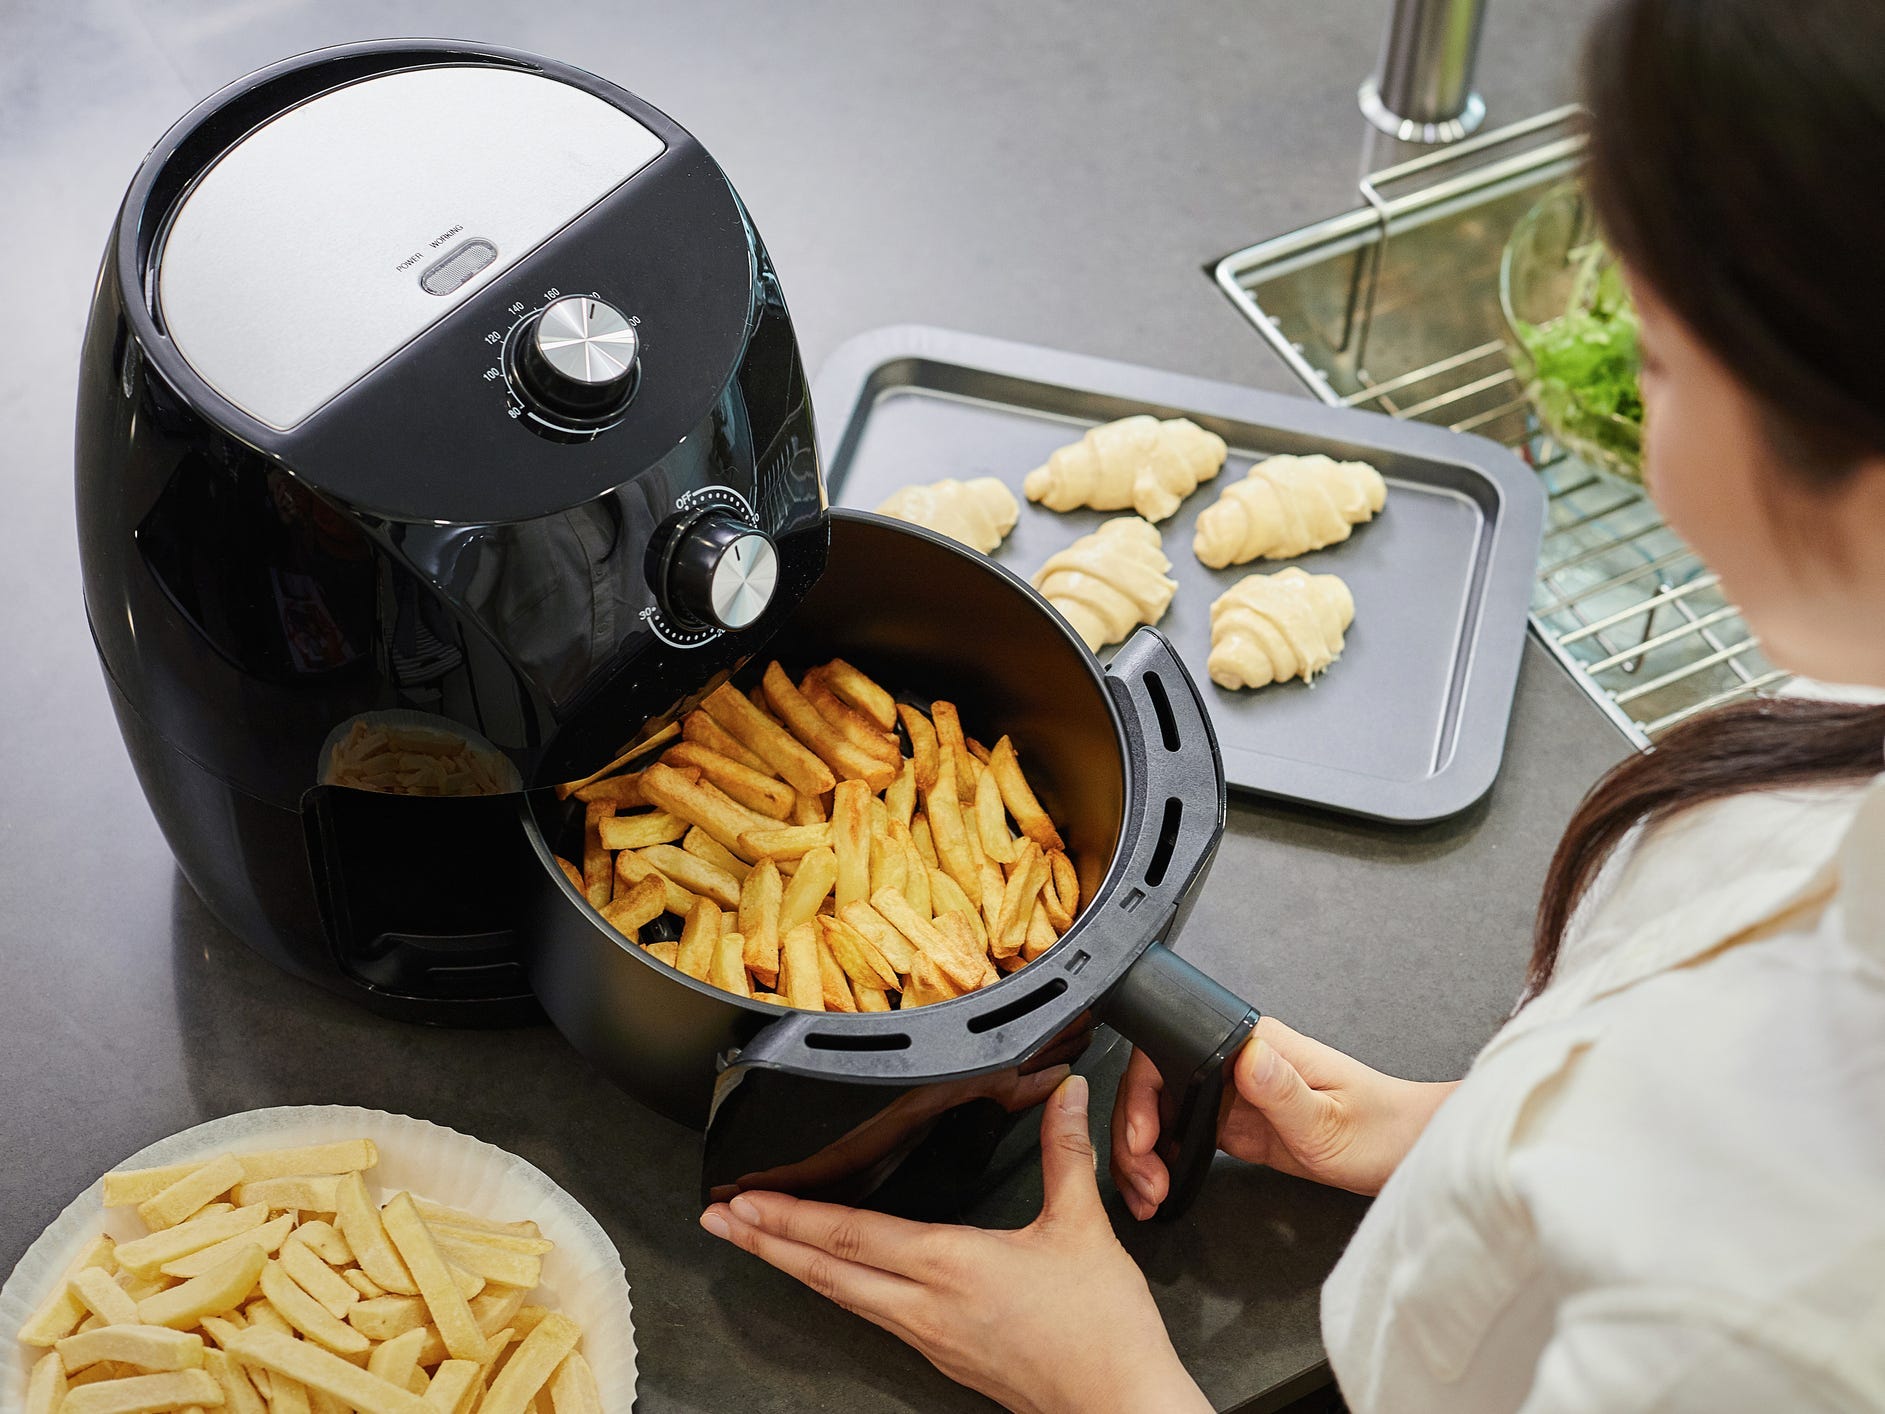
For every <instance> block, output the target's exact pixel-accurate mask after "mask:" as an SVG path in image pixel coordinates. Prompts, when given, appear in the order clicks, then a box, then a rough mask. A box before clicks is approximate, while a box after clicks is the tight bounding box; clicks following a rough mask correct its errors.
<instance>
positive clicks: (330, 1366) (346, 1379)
mask: <svg viewBox="0 0 1885 1414" xmlns="http://www.w3.org/2000/svg"><path fill="white" fill-rule="evenodd" d="M415 1221H416V1215H415ZM230 1353H231V1354H233V1355H234V1356H235V1357H236V1359H238V1360H241V1361H243V1362H245V1363H246V1364H251V1365H260V1366H261V1367H262V1368H263V1369H265V1370H268V1371H270V1372H271V1373H274V1374H282V1375H286V1376H287V1377H288V1378H289V1379H291V1380H295V1381H297V1382H298V1383H300V1384H302V1385H305V1386H306V1387H307V1389H308V1391H309V1393H310V1394H312V1393H313V1391H315V1390H319V1391H320V1392H321V1393H323V1394H327V1395H332V1396H333V1397H334V1398H335V1399H338V1400H340V1401H341V1402H342V1403H343V1404H346V1405H351V1406H352V1407H353V1408H354V1409H355V1410H357V1411H359V1414H438V1408H437V1406H435V1405H430V1404H427V1403H426V1402H425V1401H424V1400H423V1399H421V1398H420V1397H419V1396H418V1395H416V1394H413V1393H411V1392H410V1391H408V1390H405V1389H401V1388H400V1387H399V1386H398V1385H395V1384H392V1383H391V1382H389V1381H387V1380H383V1379H381V1378H380V1377H379V1376H378V1375H375V1374H372V1373H370V1372H369V1371H366V1370H363V1369H361V1368H360V1367H359V1366H358V1365H353V1364H349V1363H348V1362H347V1361H345V1360H343V1359H341V1358H340V1357H339V1356H338V1355H334V1354H332V1353H330V1352H328V1351H325V1350H322V1349H320V1348H319V1347H318V1346H313V1345H309V1344H308V1343H307V1342H306V1341H300V1340H295V1339H293V1338H292V1337H289V1336H285V1335H282V1334H280V1333H279V1332H277V1331H255V1330H250V1331H244V1332H242V1334H241V1335H239V1336H238V1337H236V1340H235V1345H234V1349H233V1350H232V1351H231V1352H230Z"/></svg>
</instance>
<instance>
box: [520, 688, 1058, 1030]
mask: <svg viewBox="0 0 1885 1414" xmlns="http://www.w3.org/2000/svg"><path fill="white" fill-rule="evenodd" d="M679 726H680V731H679V735H680V738H681V739H680V740H679V741H678V742H675V743H674V744H672V745H670V746H668V747H667V748H666V750H664V751H663V752H662V753H661V755H660V756H659V757H658V758H656V759H653V760H649V759H648V758H646V757H643V758H641V759H640V760H638V761H637V762H636V765H637V766H638V767H639V769H637V770H635V771H633V772H631V773H625V774H622V775H613V776H612V775H606V774H605V775H603V776H601V777H597V778H591V779H589V780H587V781H584V782H581V783H579V786H578V787H573V788H572V789H571V790H570V791H569V792H568V793H569V794H574V795H575V796H576V797H577V798H578V799H580V800H582V801H583V802H584V806H585V810H586V814H585V819H584V823H585V850H584V858H583V860H582V862H581V864H580V865H579V864H577V863H576V862H574V861H571V860H564V859H559V860H558V861H557V863H558V864H559V865H560V866H561V867H562V869H563V872H564V873H565V874H566V875H567V876H568V877H569V879H570V882H571V885H572V886H573V887H575V888H576V889H577V890H578V891H579V892H582V893H584V894H585V896H586V897H587V898H588V899H589V902H590V903H592V904H594V905H595V907H596V908H597V910H598V911H599V912H600V913H601V914H602V916H603V917H604V918H605V919H606V920H607V921H608V922H609V923H611V924H612V925H614V927H615V928H616V929H617V930H618V931H619V932H621V934H622V935H623V936H624V937H626V938H627V939H629V940H630V941H631V942H634V943H638V944H641V945H642V946H643V947H644V948H645V950H646V952H647V953H648V955H649V956H650V957H651V958H654V959H656V960H658V961H660V962H662V963H664V964H666V965H667V966H670V967H674V968H677V969H678V970H679V971H682V972H685V973H687V974H688V975H689V976H690V977H693V978H695V979H696V980H698V981H702V982H706V983H708V984H710V985H712V986H715V987H718V988H720V989H721V990H722V991H725V992H730V993H733V994H734V995H736V996H744V997H753V998H755V999H757V1000H760V1001H765V1002H770V1003H773V1004H775V1005H780V1006H792V1007H799V1008H802V1009H804V1010H808V1011H856V1012H863V1011H889V1010H893V1009H899V1008H903V1007H911V1006H921V1005H923V1004H924V1003H926V1002H932V1001H946V1000H948V999H949V998H950V997H957V996H961V995H963V994H964V993H967V992H972V991H975V990H976V989H977V988H980V987H985V986H987V985H988V984H989V983H990V982H995V981H999V980H1000V978H1001V977H1002V976H1003V975H1004V974H1005V973H1008V972H1013V971H1015V970H1016V969H1018V968H1020V967H1024V966H1026V965H1027V964H1028V963H1030V962H1032V961H1034V960H1035V959H1036V958H1038V957H1040V956H1041V954H1042V953H1044V952H1046V951H1047V950H1048V948H1050V947H1052V946H1053V944H1054V943H1055V942H1056V941H1057V940H1058V939H1059V938H1060V936H1061V934H1063V933H1065V932H1066V931H1067V930H1068V929H1069V928H1071V927H1072V926H1073V921H1074V918H1075V917H1076V916H1077V915H1078V913H1079V907H1080V884H1079V875H1078V874H1077V873H1076V872H1075V870H1074V866H1073V861H1072V859H1070V858H1069V857H1068V855H1067V849H1066V844H1065V842H1064V841H1063V840H1062V838H1061V834H1060V831H1059V830H1058V829H1057V828H1055V825H1054V822H1053V821H1052V820H1051V819H1049V818H1048V815H1047V812H1046V811H1045V810H1044V809H1043V808H1042V807H1041V804H1040V802H1039V800H1038V799H1036V797H1035V794H1034V790H1033V787H1032V786H1030V785H1029V783H1028V779H1027V777H1026V775H1025V774H1024V773H1023V771H1022V769H1021V762H1020V758H1019V755H1018V754H1017V752H1016V749H1015V745H1014V743H1013V742H1012V741H1011V740H1009V739H1008V738H1007V737H1005V736H1004V737H1002V738H1000V740H998V741H997V742H996V743H995V745H994V746H993V747H992V748H991V747H985V746H983V745H982V744H981V743H980V742H978V741H976V740H975V739H974V738H973V737H970V736H968V735H966V733H965V731H964V727H963V723H962V720H961V717H960V714H959V713H958V712H957V710H956V707H955V704H953V703H951V702H948V701H942V700H938V701H935V702H932V703H931V704H930V706H929V709H928V710H927V711H924V710H923V709H920V708H918V707H915V706H912V705H910V704H909V703H899V702H898V701H897V700H896V699H895V698H894V697H892V696H891V694H890V693H889V692H888V691H886V690H885V689H884V688H883V687H881V686H880V685H879V684H878V683H876V682H875V681H873V680H872V679H871V678H870V677H868V676H867V675H866V674H865V673H863V672H862V671H860V670H859V669H858V668H856V667H855V666H853V665H852V664H850V663H847V662H845V661H844V660H843V659H842V658H834V659H832V660H831V661H830V662H828V663H825V664H823V665H822V666H819V667H814V668H812V669H811V670H810V671H809V672H807V673H805V674H804V675H803V676H802V677H800V678H797V679H794V678H793V677H792V676H791V675H790V674H788V673H787V672H786V670H785V668H784V666H783V665H782V664H780V663H777V662H774V663H769V664H768V665H767V666H766V669H765V672H764V674H763V675H762V677H761V680H760V684H759V686H758V687H757V688H756V689H754V690H753V692H752V693H751V694H743V693H741V692H740V691H739V690H738V689H737V688H734V687H732V686H730V685H728V686H723V687H721V688H719V689H718V690H716V691H715V692H714V693H713V694H711V695H710V696H709V697H708V698H707V700H706V702H705V703H704V704H703V706H702V707H700V708H699V709H698V710H696V711H694V712H691V713H689V714H688V715H687V716H686V717H685V718H684V719H683V720H682V721H681V723H680V724H679ZM611 860H612V862H611ZM598 880H602V881H604V882H603V885H602V887H601V888H598V884H597V881H598ZM604 889H606V890H608V892H606V893H604ZM661 914H668V915H671V916H672V917H673V918H675V919H679V920H682V922H683V923H684V924H685V926H684V928H682V930H681V932H680V936H679V938H678V940H676V939H675V938H674V937H673V928H672V926H671V925H667V926H666V927H665V931H667V933H668V934H669V936H668V938H667V939H666V940H656V939H654V938H648V939H644V938H643V936H642V935H643V933H644V932H645V931H647V930H648V929H649V927H650V925H651V924H653V923H654V922H655V920H656V918H657V917H658V916H659V915H661Z"/></svg>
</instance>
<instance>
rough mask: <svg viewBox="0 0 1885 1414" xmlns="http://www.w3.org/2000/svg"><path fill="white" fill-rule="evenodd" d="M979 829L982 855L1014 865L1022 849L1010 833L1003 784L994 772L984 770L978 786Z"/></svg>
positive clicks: (976, 814)
mask: <svg viewBox="0 0 1885 1414" xmlns="http://www.w3.org/2000/svg"><path fill="white" fill-rule="evenodd" d="M975 828H976V832H977V834H978V835H979V836H980V837H981V842H982V852H983V853H984V854H986V855H987V856H988V857H989V858H990V859H992V860H994V861H995V862H996V863H997V864H1013V863H1014V862H1015V858H1016V856H1017V855H1018V854H1019V852H1020V851H1019V850H1018V849H1017V848H1016V846H1015V842H1014V836H1012V835H1010V834H1009V833H1008V812H1007V808H1006V807H1005V806H1004V805H1003V804H1002V800H1001V783H1000V782H998V781H997V780H996V779H995V773H994V772H993V771H984V772H983V773H982V779H981V780H979V781H977V782H976V783H975Z"/></svg>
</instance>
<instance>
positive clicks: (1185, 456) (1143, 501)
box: [1024, 413, 1225, 521]
mask: <svg viewBox="0 0 1885 1414" xmlns="http://www.w3.org/2000/svg"><path fill="white" fill-rule="evenodd" d="M1224 450H1225V449H1224V439H1223V438H1222V437H1220V436H1218V435H1217V434H1216V433H1215V432H1206V431H1205V430H1204V429H1203V428H1202V427H1200V426H1198V424H1197V423H1195V422H1189V421H1187V420H1186V419H1184V418H1182V417H1175V418H1173V419H1171V421H1169V422H1160V421H1159V420H1158V419H1157V418H1156V417H1149V416H1147V415H1146V414H1144V413H1141V414H1139V415H1138V416H1136V417H1122V418H1121V419H1120V420H1119V421H1117V422H1108V423H1105V424H1103V425H1102V426H1099V427H1095V428H1094V429H1093V430H1092V431H1090V432H1088V433H1087V434H1086V436H1084V437H1082V438H1081V439H1080V440H1079V441H1078V442H1075V443H1073V444H1072V445H1071V446H1066V447H1062V448H1061V449H1060V450H1059V451H1057V452H1055V453H1054V454H1053V455H1052V456H1050V457H1049V458H1048V459H1047V465H1046V466H1041V467H1036V468H1035V469H1034V470H1033V471H1030V472H1029V473H1028V479H1027V481H1026V483H1025V484H1024V489H1025V490H1026V491H1027V493H1028V499H1029V500H1030V501H1039V502H1041V503H1042V504H1043V505H1045V506H1046V507H1047V508H1048V509H1049V510H1050V511H1071V510H1074V509H1076V508H1078V507H1080V506H1089V507H1091V508H1092V509H1093V510H1096V511H1120V510H1125V509H1126V508H1127V507H1131V508H1132V509H1133V510H1135V511H1137V512H1138V513H1139V514H1140V515H1142V516H1144V517H1145V518H1146V519H1147V520H1150V521H1160V520H1164V519H1165V517H1166V516H1168V515H1170V514H1171V513H1172V512H1173V511H1175V510H1177V509H1178V506H1179V503H1180V502H1182V501H1183V500H1184V499H1185V497H1187V496H1189V495H1190V494H1191V493H1192V492H1193V491H1195V490H1197V489H1198V483H1199V482H1201V481H1209V480H1210V479H1211V478H1212V477H1214V476H1216V475H1217V473H1218V469H1219V468H1220V467H1222V466H1223V465H1224Z"/></svg>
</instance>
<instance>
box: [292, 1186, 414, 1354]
mask: <svg viewBox="0 0 1885 1414" xmlns="http://www.w3.org/2000/svg"><path fill="white" fill-rule="evenodd" d="M335 1200H336V1201H337V1202H338V1203H339V1204H340V1208H339V1210H338V1212H337V1213H336V1215H335V1220H336V1223H337V1224H338V1226H339V1228H340V1235H341V1236H342V1237H344V1238H346V1239H347V1245H348V1246H349V1247H351V1248H352V1249H353V1255H354V1260H356V1261H357V1262H359V1263H360V1270H361V1271H363V1272H365V1273H366V1274H367V1275H368V1276H370V1277H372V1278H373V1280H374V1282H375V1283H376V1284H377V1285H379V1286H381V1287H383V1288H384V1289H385V1290H387V1291H390V1292H394V1293H395V1294H397V1295H400V1296H417V1295H418V1294H419V1288H418V1286H417V1285H415V1284H414V1282H413V1279H412V1273H411V1272H409V1271H407V1270H406V1264H405V1262H403V1261H402V1260H401V1259H400V1256H399V1253H398V1252H397V1251H395V1250H394V1248H393V1244H392V1240H391V1239H390V1238H388V1237H387V1235H386V1228H385V1226H384V1224H383V1223H382V1221H381V1219H380V1210H379V1209H378V1208H376V1207H374V1206H373V1204H372V1202H371V1201H370V1200H369V1199H368V1198H367V1190H366V1184H365V1183H364V1182H362V1181H361V1178H360V1175H359V1174H354V1175H352V1176H351V1177H348V1178H343V1179H341V1181H340V1187H339V1188H338V1189H337V1190H336V1192H335ZM302 1383H304V1384H305V1383H306V1381H305V1380H304V1381H303V1382H302Z"/></svg>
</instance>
